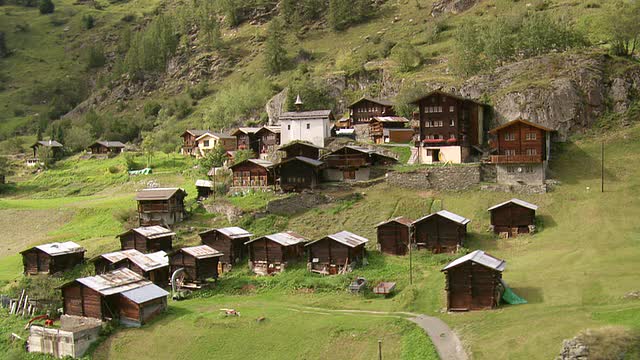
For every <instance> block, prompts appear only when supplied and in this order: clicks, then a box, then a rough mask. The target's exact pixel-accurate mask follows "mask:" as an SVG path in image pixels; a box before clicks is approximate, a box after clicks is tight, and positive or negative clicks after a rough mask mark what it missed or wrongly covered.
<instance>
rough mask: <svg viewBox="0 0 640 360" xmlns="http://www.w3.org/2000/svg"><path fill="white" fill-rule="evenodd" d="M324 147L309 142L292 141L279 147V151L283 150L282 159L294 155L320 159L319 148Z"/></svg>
mask: <svg viewBox="0 0 640 360" xmlns="http://www.w3.org/2000/svg"><path fill="white" fill-rule="evenodd" d="M323 149H324V148H322V147H320V146H316V145H314V144H312V143H309V142H304V141H292V142H290V143H288V144H286V145H283V146H281V147H280V149H278V150H280V151H282V152H284V154H285V155H284V156H283V157H282V160H286V159H290V158H293V157H296V156H302V157H306V158H309V159H313V160H318V159H320V150H323Z"/></svg>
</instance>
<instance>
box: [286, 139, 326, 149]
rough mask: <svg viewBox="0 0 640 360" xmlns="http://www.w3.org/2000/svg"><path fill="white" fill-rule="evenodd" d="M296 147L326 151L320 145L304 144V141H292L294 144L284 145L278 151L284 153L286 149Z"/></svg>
mask: <svg viewBox="0 0 640 360" xmlns="http://www.w3.org/2000/svg"><path fill="white" fill-rule="evenodd" d="M294 146H306V147H310V148H316V149H318V150H323V149H324V148H323V147H321V146H318V145H315V144H311V143H308V142H304V141H292V142H290V143H288V144H286V145H282V146H280V148H279V149H278V150H282V151H284V150H286V149H288V148H290V147H294Z"/></svg>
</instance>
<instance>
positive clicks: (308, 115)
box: [280, 110, 333, 121]
mask: <svg viewBox="0 0 640 360" xmlns="http://www.w3.org/2000/svg"><path fill="white" fill-rule="evenodd" d="M332 117H333V113H332V112H331V110H313V111H290V112H286V113H283V114H282V115H280V121H282V120H293V121H295V120H324V119H330V118H332Z"/></svg>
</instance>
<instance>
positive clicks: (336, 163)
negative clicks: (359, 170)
mask: <svg viewBox="0 0 640 360" xmlns="http://www.w3.org/2000/svg"><path fill="white" fill-rule="evenodd" d="M324 162H325V163H326V164H327V166H328V167H330V168H354V167H363V166H367V165H368V163H367V159H366V158H364V157H363V156H362V155H330V156H327V157H326V158H325V159H324Z"/></svg>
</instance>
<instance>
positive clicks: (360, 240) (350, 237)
mask: <svg viewBox="0 0 640 360" xmlns="http://www.w3.org/2000/svg"><path fill="white" fill-rule="evenodd" d="M327 238H328V239H331V240H334V241H337V242H339V243H341V244H344V245H346V246H348V247H351V248H355V247H357V246H360V245H362V244H365V243H366V242H368V241H369V239H367V238H364V237H362V236H360V235H356V234H354V233H352V232H349V231H340V232H339V233H335V234H333V235H328V236H325V237H324V238H322V239H318V240H316V241H312V242H310V243H308V244H307V245H306V246H309V245H312V244H315V243H317V242H318V241H321V240H324V239H327Z"/></svg>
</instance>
